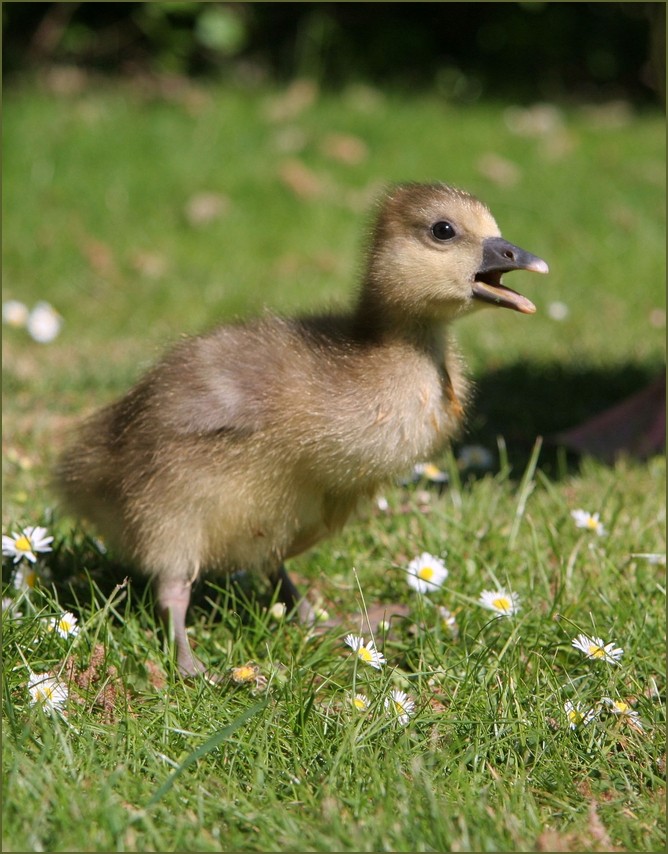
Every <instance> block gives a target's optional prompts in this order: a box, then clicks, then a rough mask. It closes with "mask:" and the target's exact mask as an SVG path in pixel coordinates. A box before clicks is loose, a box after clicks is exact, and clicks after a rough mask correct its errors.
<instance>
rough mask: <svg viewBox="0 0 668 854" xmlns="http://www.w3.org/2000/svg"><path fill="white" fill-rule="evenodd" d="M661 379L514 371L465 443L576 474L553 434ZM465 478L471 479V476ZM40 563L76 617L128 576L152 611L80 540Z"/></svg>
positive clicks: (629, 369)
mask: <svg viewBox="0 0 668 854" xmlns="http://www.w3.org/2000/svg"><path fill="white" fill-rule="evenodd" d="M662 373H663V365H659V364H653V365H649V364H648V365H639V364H632V363H629V364H621V365H619V366H618V367H612V368H611V367H606V368H596V367H591V366H583V367H582V368H579V369H574V368H573V367H571V366H563V365H561V364H556V363H555V364H547V365H540V364H536V363H526V364H523V363H517V364H514V365H509V366H505V367H503V368H501V369H499V370H497V371H490V372H488V373H486V374H484V375H483V376H481V377H480V378H478V379H477V380H476V392H475V400H474V403H473V406H472V408H471V415H470V419H469V428H468V431H467V434H466V436H465V437H464V440H463V442H464V443H468V444H470V443H477V444H481V445H484V446H485V447H487V448H490V449H493V448H496V445H497V437H499V436H502V437H503V438H504V441H505V444H506V448H507V454H508V462H509V464H510V466H511V472H510V475H511V477H512V478H520V477H521V476H522V474H523V473H524V471H525V469H526V466H527V463H528V461H529V458H530V455H531V452H532V449H533V447H534V444H535V441H536V437H537V436H542V437H543V438H544V443H543V447H542V450H541V455H540V457H539V461H538V465H539V467H540V468H541V470H542V471H543V472H544V473H545V474H546V475H547V476H549V477H551V478H554V479H559V478H560V477H562V476H565V475H566V474H569V473H571V472H573V471H575V470H577V466H578V462H579V456H578V455H577V454H575V453H571V452H566V451H565V449H564V448H563V447H560V446H559V444H558V443H557V441H556V440H554V438H553V437H554V436H555V434H557V433H559V432H561V431H564V430H568V429H570V428H571V427H573V426H575V425H577V424H580V423H581V422H582V421H585V420H586V419H589V418H591V417H592V416H594V415H596V414H597V413H600V412H601V411H603V410H605V409H607V408H609V407H611V406H614V405H615V404H617V403H619V402H620V401H621V400H624V399H625V398H628V397H629V396H630V395H633V394H634V393H636V392H637V391H638V390H640V389H643V388H645V387H647V386H648V385H649V384H650V383H652V382H654V381H655V380H656V378H657V376H658V375H661V374H662ZM466 474H467V477H475V476H476V473H475V472H467V473H466ZM423 486H424V484H423ZM428 486H431V488H433V489H436V490H438V491H442V490H447V489H448V487H447V485H444V484H431V485H429V484H428ZM45 563H46V564H47V565H48V566H49V569H50V570H51V573H52V581H53V584H54V587H55V588H56V591H57V595H58V598H59V600H60V602H61V603H62V604H63V606H64V607H66V608H69V609H71V610H73V611H75V612H78V611H79V610H80V609H79V607H78V606H79V605H80V604H83V603H87V602H90V601H91V600H93V601H95V600H97V604H98V605H99V606H101V605H102V604H103V603H104V601H105V600H107V599H108V597H109V596H110V595H111V594H112V593H113V591H114V588H115V587H116V586H117V585H119V584H122V582H123V581H124V579H125V578H126V576H129V577H130V579H131V585H130V590H131V594H130V595H132V597H133V599H134V600H135V601H137V600H139V602H140V603H141V604H142V606H143V607H151V603H152V595H151V593H150V591H149V590H148V582H147V580H146V579H145V578H143V577H141V576H139V575H137V574H136V573H133V572H132V571H131V570H130V569H129V568H128V566H126V565H123V564H120V563H118V562H117V561H114V560H112V559H110V557H108V556H107V555H106V554H104V553H101V552H100V550H99V548H98V546H97V545H96V541H95V540H94V539H92V538H91V537H90V536H87V535H86V534H84V533H83V532H78V533H75V534H74V536H73V537H69V538H68V539H67V540H66V541H63V542H61V543H60V544H59V546H57V547H56V548H55V549H54V552H53V553H52V554H50V555H49V557H48V560H46V561H45ZM3 575H4V572H3ZM3 580H4V579H3ZM128 592H130V591H128ZM211 600H214V601H215V602H217V605H218V607H215V608H214V609H213V610H214V612H217V613H218V614H221V613H225V612H227V611H228V610H229V609H230V608H231V609H232V610H234V611H239V612H241V613H242V614H243V612H244V611H247V610H248V609H250V610H252V609H253V608H254V607H255V608H257V607H258V605H260V606H262V605H264V606H265V607H266V605H267V604H268V600H267V597H266V591H262V590H261V589H258V585H257V584H255V583H253V581H252V579H251V578H249V576H244V575H243V574H237V575H235V576H233V577H232V578H222V579H221V578H216V579H213V585H210V584H209V583H208V582H207V581H203V582H200V583H198V584H197V585H196V586H195V588H194V590H193V596H192V605H193V606H194V610H197V609H198V608H200V609H201V608H203V609H204V610H205V611H210V602H211ZM191 613H192V612H191ZM247 616H248V615H246V616H245V617H244V616H241V619H242V620H245V619H247ZM192 619H193V617H192V616H191V620H192ZM235 619H238V617H236V618H235Z"/></svg>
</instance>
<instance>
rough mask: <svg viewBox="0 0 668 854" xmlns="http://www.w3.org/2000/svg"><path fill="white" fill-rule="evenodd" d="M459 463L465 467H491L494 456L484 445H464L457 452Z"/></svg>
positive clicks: (461, 466)
mask: <svg viewBox="0 0 668 854" xmlns="http://www.w3.org/2000/svg"><path fill="white" fill-rule="evenodd" d="M457 463H458V464H459V466H460V468H463V469H491V468H492V466H493V465H494V457H493V456H492V454H491V453H490V452H489V451H488V450H487V448H484V447H483V446H482V445H464V447H463V448H462V449H461V450H460V452H459V453H458V454H457Z"/></svg>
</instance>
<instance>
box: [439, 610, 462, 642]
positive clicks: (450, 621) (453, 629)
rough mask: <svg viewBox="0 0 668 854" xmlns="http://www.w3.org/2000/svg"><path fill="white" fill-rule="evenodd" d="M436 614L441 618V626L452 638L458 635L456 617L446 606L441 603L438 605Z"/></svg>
mask: <svg viewBox="0 0 668 854" xmlns="http://www.w3.org/2000/svg"><path fill="white" fill-rule="evenodd" d="M438 615H439V617H440V618H441V625H442V626H443V628H444V629H445V630H446V631H447V632H448V633H449V634H450V636H451V637H452V638H454V639H457V638H458V637H459V626H458V625H457V618H456V617H455V615H454V614H453V613H452V611H449V610H448V609H447V608H444V607H443V606H442V605H439V606H438Z"/></svg>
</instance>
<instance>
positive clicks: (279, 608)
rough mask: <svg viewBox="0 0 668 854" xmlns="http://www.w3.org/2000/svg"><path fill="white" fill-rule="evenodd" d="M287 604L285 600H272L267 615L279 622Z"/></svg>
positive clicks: (285, 611)
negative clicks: (272, 602)
mask: <svg viewBox="0 0 668 854" xmlns="http://www.w3.org/2000/svg"><path fill="white" fill-rule="evenodd" d="M287 610H288V608H287V606H286V604H285V602H274V604H273V605H272V606H271V608H270V609H269V616H270V617H271V619H272V620H276V622H280V621H281V620H282V619H283V618H284V617H285V615H286V613H287Z"/></svg>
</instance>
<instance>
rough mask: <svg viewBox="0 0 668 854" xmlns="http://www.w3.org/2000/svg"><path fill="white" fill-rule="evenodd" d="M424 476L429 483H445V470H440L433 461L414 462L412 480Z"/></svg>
mask: <svg viewBox="0 0 668 854" xmlns="http://www.w3.org/2000/svg"><path fill="white" fill-rule="evenodd" d="M420 478H424V479H425V480H428V481H430V482H431V483H447V482H448V474H447V472H444V471H441V469H440V468H439V467H438V466H435V465H434V463H416V464H415V465H414V466H413V480H420Z"/></svg>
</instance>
